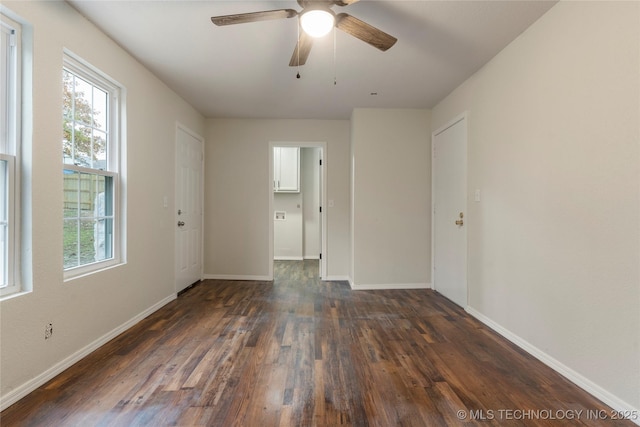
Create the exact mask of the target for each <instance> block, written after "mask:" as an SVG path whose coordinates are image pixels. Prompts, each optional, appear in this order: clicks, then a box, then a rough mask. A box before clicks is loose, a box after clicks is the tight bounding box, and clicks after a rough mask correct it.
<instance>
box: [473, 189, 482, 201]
mask: <svg viewBox="0 0 640 427" xmlns="http://www.w3.org/2000/svg"><path fill="white" fill-rule="evenodd" d="M473 200H474V201H476V202H479V201H480V190H476V193H475V194H474V196H473Z"/></svg>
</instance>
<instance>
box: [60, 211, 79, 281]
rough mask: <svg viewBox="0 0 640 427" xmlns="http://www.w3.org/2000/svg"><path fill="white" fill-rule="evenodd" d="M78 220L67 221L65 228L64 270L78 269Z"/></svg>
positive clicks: (65, 221)
mask: <svg viewBox="0 0 640 427" xmlns="http://www.w3.org/2000/svg"><path fill="white" fill-rule="evenodd" d="M78 254H79V252H78V220H77V219H65V220H64V227H63V256H64V268H65V269H67V268H72V267H77V266H78V265H79V264H78V263H79V258H78Z"/></svg>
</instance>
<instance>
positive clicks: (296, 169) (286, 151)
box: [274, 147, 300, 192]
mask: <svg viewBox="0 0 640 427" xmlns="http://www.w3.org/2000/svg"><path fill="white" fill-rule="evenodd" d="M278 148H279V152H280V153H279V161H278V162H276V161H275V160H274V170H276V164H277V163H279V165H278V166H279V170H280V175H279V177H277V178H276V186H277V191H289V192H298V191H300V148H298V147H278ZM277 154H278V153H277V152H274V159H275V157H276V155H277ZM277 174H278V172H276V175H277Z"/></svg>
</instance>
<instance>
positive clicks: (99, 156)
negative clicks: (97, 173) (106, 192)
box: [93, 130, 107, 170]
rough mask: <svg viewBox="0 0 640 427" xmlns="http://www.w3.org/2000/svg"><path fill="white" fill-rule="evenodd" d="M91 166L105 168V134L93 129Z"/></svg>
mask: <svg viewBox="0 0 640 427" xmlns="http://www.w3.org/2000/svg"><path fill="white" fill-rule="evenodd" d="M93 168H95V169H101V170H106V169H107V134H106V133H104V132H102V131H99V130H94V131H93Z"/></svg>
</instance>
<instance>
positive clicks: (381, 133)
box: [351, 109, 431, 288]
mask: <svg viewBox="0 0 640 427" xmlns="http://www.w3.org/2000/svg"><path fill="white" fill-rule="evenodd" d="M430 115H431V113H430V111H429V110H413V109H393V110H388V109H356V110H354V112H353V114H352V117H351V145H352V148H351V149H352V152H351V153H352V165H353V166H352V167H353V177H352V186H353V190H352V191H353V205H352V212H351V214H352V232H353V237H352V238H353V242H352V244H353V255H352V256H353V259H352V263H353V266H352V270H351V272H352V277H351V279H352V286H353V287H354V288H369V287H373V288H375V287H392V288H394V287H399V288H407V287H428V286H430V285H429V283H430V281H431V279H430V276H431V266H430V264H431V231H430V229H431V184H430V182H431V178H430V177H431V154H430V153H431V148H430V147H431V144H430V138H429V135H430V133H431V124H430Z"/></svg>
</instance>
